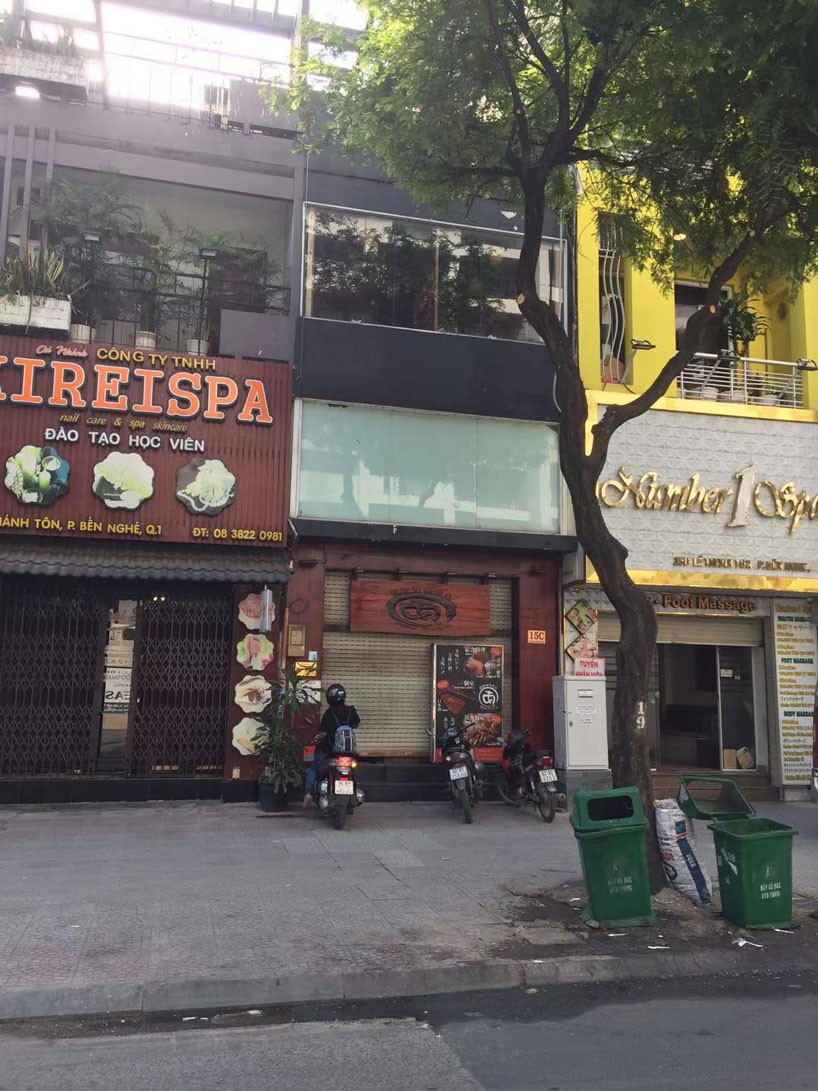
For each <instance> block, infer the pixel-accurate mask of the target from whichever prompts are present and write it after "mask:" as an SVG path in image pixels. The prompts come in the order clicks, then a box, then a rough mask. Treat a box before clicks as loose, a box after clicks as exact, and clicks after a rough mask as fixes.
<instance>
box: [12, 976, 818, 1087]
mask: <svg viewBox="0 0 818 1091" xmlns="http://www.w3.org/2000/svg"><path fill="white" fill-rule="evenodd" d="M816 1025H818V977H816V976H815V975H810V976H806V975H802V976H796V975H792V974H785V975H782V976H781V977H778V978H764V979H748V978H741V979H735V978H734V979H729V978H727V979H722V978H715V979H704V980H698V981H686V982H666V983H650V984H644V983H643V984H628V985H622V986H581V987H574V988H563V989H558V990H554V989H550V990H547V991H544V990H540V991H537V992H535V993H530V992H528V993H527V992H525V991H522V990H521V991H518V992H513V993H500V992H491V993H488V992H487V993H480V994H462V995H456V996H450V997H429V998H426V999H423V998H420V999H415V998H413V999H411V1000H408V999H407V1000H403V1001H401V1000H398V1001H391V1002H385V1003H381V1004H378V1003H367V1004H360V1005H345V1006H343V1007H332V1006H327V1007H311V1008H298V1009H292V1010H290V1011H282V1010H277V1011H272V1012H259V1013H257V1014H251V1013H225V1014H223V1015H220V1016H209V1017H205V1018H199V1017H196V1016H192V1015H190V1014H188V1015H182V1014H178V1015H172V1016H168V1017H166V1018H162V1019H159V1020H153V1021H142V1020H139V1019H134V1020H126V1021H124V1022H123V1021H120V1020H118V1019H117V1020H115V1021H111V1022H110V1023H105V1022H92V1021H89V1020H85V1021H79V1022H71V1021H66V1020H61V1021H55V1020H51V1021H42V1022H38V1023H28V1024H25V1023H21V1024H13V1025H12V1024H5V1025H3V1026H0V1091H35V1089H36V1091H42V1088H44V1087H55V1088H59V1089H60V1091H96V1089H97V1088H105V1089H106V1091H109V1089H110V1088H112V1087H115V1088H116V1089H117V1091H233V1089H237V1091H238V1089H241V1091H244V1089H245V1088H257V1089H259V1091H315V1089H332V1091H347V1089H348V1091H383V1089H388V1091H438V1089H440V1091H443V1089H444V1088H445V1089H447V1091H448V1089H452V1088H457V1089H462V1091H481V1089H482V1091H512V1089H513V1091H528V1089H532V1091H533V1089H535V1088H536V1089H537V1091H591V1089H593V1091H625V1089H626V1088H627V1091H665V1089H673V1091H676V1089H678V1091H690V1088H692V1087H697V1086H701V1087H705V1086H706V1087H710V1088H715V1089H718V1091H755V1089H758V1091H761V1089H763V1091H768V1089H769V1088H770V1087H781V1088H787V1091H798V1089H801V1088H804V1089H806V1088H809V1089H814V1088H815V1087H816V1086H818V1072H817V1071H816V1070H817V1069H818V1061H816V1058H815V1050H814V1038H815V1027H816Z"/></svg>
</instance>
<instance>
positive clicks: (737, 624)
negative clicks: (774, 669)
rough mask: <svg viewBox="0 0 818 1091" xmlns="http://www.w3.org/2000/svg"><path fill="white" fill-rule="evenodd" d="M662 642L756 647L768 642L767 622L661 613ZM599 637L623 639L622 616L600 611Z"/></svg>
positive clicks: (615, 642) (606, 639)
mask: <svg viewBox="0 0 818 1091" xmlns="http://www.w3.org/2000/svg"><path fill="white" fill-rule="evenodd" d="M657 620H658V622H659V635H658V642H659V643H660V644H721V645H722V646H724V647H731V646H732V647H747V648H756V647H759V646H761V645H762V644H763V643H764V623H763V621H762V620H761V619H760V618H746V617H672V616H669V615H667V614H660V615H659V617H658V618H657ZM598 640H599V643H602V642H603V641H605V642H608V643H612V644H617V643H618V642H619V618H618V617H617V616H616V614H600V615H599V623H598Z"/></svg>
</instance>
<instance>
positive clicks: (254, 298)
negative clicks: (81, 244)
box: [97, 266, 290, 351]
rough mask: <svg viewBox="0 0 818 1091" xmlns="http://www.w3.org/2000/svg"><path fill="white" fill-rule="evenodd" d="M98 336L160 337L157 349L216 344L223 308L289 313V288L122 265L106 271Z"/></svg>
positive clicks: (128, 340)
mask: <svg viewBox="0 0 818 1091" xmlns="http://www.w3.org/2000/svg"><path fill="white" fill-rule="evenodd" d="M100 310H101V314H100V322H99V323H98V327H97V337H98V338H102V339H104V340H111V341H114V342H116V343H117V344H133V343H134V341H135V338H136V334H137V333H138V332H139V331H141V330H150V331H151V332H153V333H156V334H157V347H159V348H170V349H171V350H174V351H175V350H178V349H181V348H183V347H184V345H185V342H186V341H188V340H189V339H197V340H199V339H201V340H204V341H209V342H210V343H211V345H215V344H217V342H218V333H219V326H220V323H221V314H222V311H223V310H237V311H247V312H251V313H255V314H279V315H287V314H289V310H290V289H289V288H288V287H285V286H284V285H280V284H273V283H271V282H270V281H269V280H267V279H266V278H264V277H263V276H244V277H227V276H224V275H219V274H214V273H211V274H210V275H209V276H208V277H207V278H206V279H205V278H203V277H202V275H201V274H198V273H189V272H185V273H176V274H172V275H166V276H163V277H161V278H157V277H156V275H155V274H154V273H153V271H152V270H149V269H143V268H140V267H138V266H136V267H134V266H121V267H119V268H115V269H111V267H108V269H107V270H106V280H105V292H104V304H103V306H102V307H101V308H100Z"/></svg>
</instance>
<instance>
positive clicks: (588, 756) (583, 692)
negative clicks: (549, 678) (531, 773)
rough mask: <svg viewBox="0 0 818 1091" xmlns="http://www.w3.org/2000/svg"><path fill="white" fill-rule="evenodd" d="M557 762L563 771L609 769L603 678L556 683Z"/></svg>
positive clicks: (557, 680) (558, 680)
mask: <svg viewBox="0 0 818 1091" xmlns="http://www.w3.org/2000/svg"><path fill="white" fill-rule="evenodd" d="M554 760H555V762H556V765H557V768H558V769H564V770H571V769H607V768H608V713H607V705H606V701H605V679H604V678H573V677H571V676H569V675H559V676H558V677H556V678H555V679H554Z"/></svg>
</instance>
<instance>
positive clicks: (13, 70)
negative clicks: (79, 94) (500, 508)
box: [0, 45, 88, 91]
mask: <svg viewBox="0 0 818 1091" xmlns="http://www.w3.org/2000/svg"><path fill="white" fill-rule="evenodd" d="M0 75H3V76H8V77H12V78H17V79H25V80H34V81H35V82H36V81H41V82H44V83H51V84H56V85H59V86H62V87H75V88H76V87H80V88H82V90H83V91H87V88H88V78H87V75H86V61H85V58H84V57H63V56H61V55H60V54H59V53H45V52H40V51H39V50H35V49H18V48H17V47H16V46H7V45H6V46H0Z"/></svg>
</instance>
